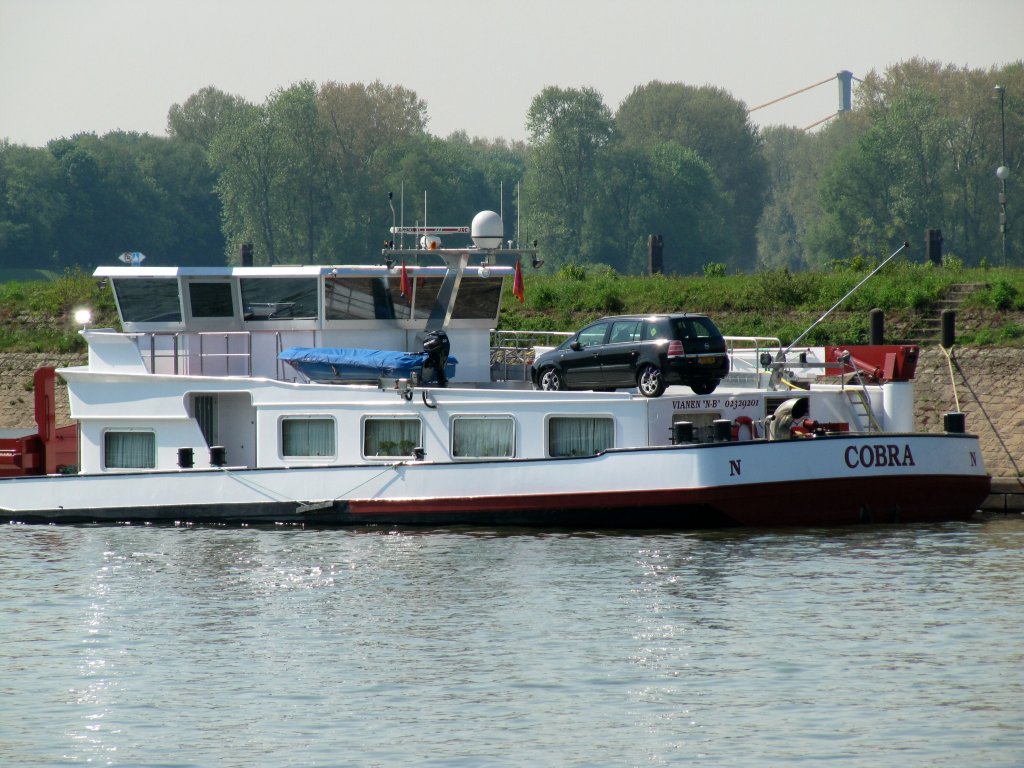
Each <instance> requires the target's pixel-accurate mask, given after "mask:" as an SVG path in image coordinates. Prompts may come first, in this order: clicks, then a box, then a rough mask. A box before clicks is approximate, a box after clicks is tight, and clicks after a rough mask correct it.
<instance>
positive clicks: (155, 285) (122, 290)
mask: <svg viewBox="0 0 1024 768" xmlns="http://www.w3.org/2000/svg"><path fill="white" fill-rule="evenodd" d="M113 285H114V294H115V295H116V296H117V306H118V309H119V310H120V311H121V319H122V320H123V321H124V322H126V323H180V322H181V300H180V298H179V295H178V279H177V278H174V277H172V278H163V279H161V278H144V277H132V278H124V279H120V280H114V281H113Z"/></svg>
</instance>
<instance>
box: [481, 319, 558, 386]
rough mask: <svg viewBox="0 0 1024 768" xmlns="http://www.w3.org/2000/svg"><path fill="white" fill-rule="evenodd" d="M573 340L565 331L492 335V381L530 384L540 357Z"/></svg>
mask: <svg viewBox="0 0 1024 768" xmlns="http://www.w3.org/2000/svg"><path fill="white" fill-rule="evenodd" d="M570 336H572V333H567V332H562V331H491V379H492V380H493V381H529V380H530V366H531V365H532V364H533V361H534V359H536V357H537V355H539V354H542V353H543V352H546V351H548V350H549V349H554V348H555V347H557V346H558V345H559V344H561V343H562V342H563V341H565V340H566V339H567V338H569V337H570Z"/></svg>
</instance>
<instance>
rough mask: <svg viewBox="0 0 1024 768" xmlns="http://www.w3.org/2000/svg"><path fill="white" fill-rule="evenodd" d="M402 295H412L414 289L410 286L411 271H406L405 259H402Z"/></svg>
mask: <svg viewBox="0 0 1024 768" xmlns="http://www.w3.org/2000/svg"><path fill="white" fill-rule="evenodd" d="M401 286H402V295H403V296H406V295H411V294H412V289H410V288H409V273H408V272H406V271H405V259H402V283H401Z"/></svg>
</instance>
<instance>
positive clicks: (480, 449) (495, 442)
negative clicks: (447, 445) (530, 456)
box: [452, 416, 516, 459]
mask: <svg viewBox="0 0 1024 768" xmlns="http://www.w3.org/2000/svg"><path fill="white" fill-rule="evenodd" d="M515 454H516V432H515V422H514V421H513V420H512V417H511V416H481V417H477V416H456V417H455V418H454V419H453V420H452V456H454V457H455V458H458V459H483V458H495V457H498V458H509V459H510V458H512V457H513V456H515Z"/></svg>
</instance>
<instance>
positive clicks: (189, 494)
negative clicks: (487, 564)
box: [0, 434, 989, 528]
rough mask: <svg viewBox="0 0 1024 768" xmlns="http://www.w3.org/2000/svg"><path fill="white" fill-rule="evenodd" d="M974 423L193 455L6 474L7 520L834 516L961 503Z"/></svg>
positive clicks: (905, 512) (981, 486)
mask: <svg viewBox="0 0 1024 768" xmlns="http://www.w3.org/2000/svg"><path fill="white" fill-rule="evenodd" d="M980 457H981V453H980V446H979V444H978V440H977V438H975V437H973V436H968V435H899V434H895V435H894V434H889V435H850V436H835V437H823V438H816V439H813V440H792V441H786V442H766V441H757V442H730V443H721V444H705V445H691V446H678V447H676V446H671V447H657V448H638V449H621V450H611V451H608V452H605V453H603V454H600V455H597V456H592V457H587V458H572V459H532V460H531V459H520V460H511V461H483V460H481V461H476V462H459V463H432V462H415V461H410V462H396V463H392V464H385V465H381V464H377V465H372V466H366V465H362V466H319V467H302V468H290V469H244V468H237V469H232V468H230V467H226V468H222V469H196V470H176V471H145V472H130V473H119V474H102V475H78V476H67V477H55V476H48V477H28V478H17V479H8V480H3V481H0V499H2V501H0V509H2V510H3V513H4V514H5V515H6V516H7V517H8V518H9V519H10V520H13V521H32V522H40V521H50V522H79V521H124V522H132V521H149V522H165V523H171V522H211V521H213V522H216V521H220V522H231V523H308V524H321V525H335V524H389V525H401V524H452V523H486V524H512V525H515V524H544V525H568V524H572V525H579V524H581V523H584V524H586V523H587V522H588V521H589V523H590V524H591V525H593V526H603V525H616V526H626V527H628V526H630V525H664V526H670V527H679V528H685V527H692V526H697V525H707V524H711V525H723V524H724V525H728V524H754V525H760V524H773V525H780V524H782V525H785V524H798V525H836V524H848V523H854V522H860V521H877V522H889V521H895V520H900V521H911V520H933V519H949V518H950V517H966V516H969V515H970V514H971V513H972V512H973V510H974V509H976V508H977V506H978V505H979V504H980V502H981V501H982V500H983V499H984V497H985V496H986V495H987V493H988V484H989V478H988V476H987V474H986V473H985V471H984V467H983V466H982V463H981V460H980Z"/></svg>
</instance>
